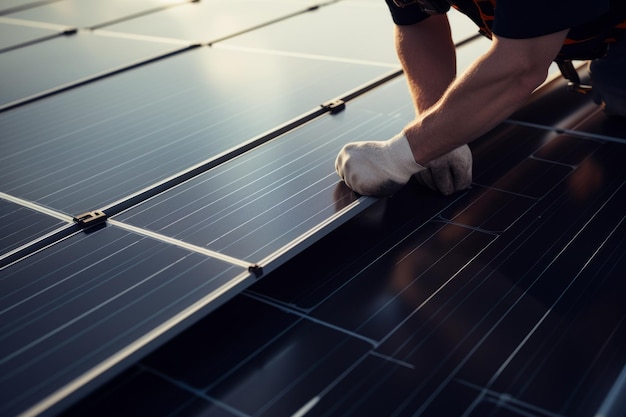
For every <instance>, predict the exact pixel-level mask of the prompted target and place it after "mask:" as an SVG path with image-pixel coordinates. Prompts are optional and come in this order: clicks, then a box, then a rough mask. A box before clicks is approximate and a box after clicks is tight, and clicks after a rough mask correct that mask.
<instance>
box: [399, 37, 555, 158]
mask: <svg viewBox="0 0 626 417" xmlns="http://www.w3.org/2000/svg"><path fill="white" fill-rule="evenodd" d="M549 53H550V52H548V56H550V55H549ZM555 53H556V52H555ZM509 54H511V53H510V52H509V51H508V50H507V49H506V48H502V47H499V45H495V46H494V47H492V48H491V49H490V51H489V52H488V53H486V54H485V55H484V56H482V57H481V58H480V59H478V60H477V61H476V62H475V63H474V64H473V65H472V66H471V67H470V68H469V69H468V70H467V71H465V72H464V73H463V74H462V75H461V76H460V77H459V78H458V79H456V80H455V81H454V82H453V83H452V85H451V86H450V87H449V88H448V90H447V91H446V93H445V94H444V96H443V97H442V98H441V100H439V101H438V102H437V103H436V104H435V105H434V106H432V107H431V108H429V109H428V110H427V111H426V112H424V113H423V114H420V115H418V117H417V118H416V119H415V120H414V121H413V122H412V123H410V124H409V125H408V126H407V127H406V128H405V130H404V131H405V134H406V136H407V138H408V140H409V144H410V145H411V150H412V151H413V155H414V157H415V160H416V161H417V162H418V163H420V164H423V163H426V162H428V161H430V160H432V159H434V158H437V157H439V156H441V155H443V154H445V153H446V152H449V151H451V150H452V149H455V148H457V147H458V146H461V145H463V144H466V143H469V142H470V141H472V140H474V139H475V138H477V137H479V136H480V135H482V134H483V133H485V132H487V131H488V130H489V129H491V128H493V127H494V126H496V125H497V124H499V123H500V122H502V120H504V119H505V118H506V117H508V116H509V115H510V114H511V113H513V112H514V111H515V110H516V109H517V108H518V107H519V106H521V105H522V104H523V103H525V102H526V100H527V99H528V97H530V95H531V94H532V92H533V91H534V89H535V88H536V87H537V86H538V85H539V84H540V83H541V82H542V81H543V80H544V79H545V76H546V70H547V67H548V66H549V62H550V59H548V60H547V63H546V62H544V61H546V60H545V59H544V60H542V63H541V64H540V65H535V64H533V63H531V64H528V65H527V64H526V61H525V60H524V59H518V58H519V57H515V56H507V55H509Z"/></svg>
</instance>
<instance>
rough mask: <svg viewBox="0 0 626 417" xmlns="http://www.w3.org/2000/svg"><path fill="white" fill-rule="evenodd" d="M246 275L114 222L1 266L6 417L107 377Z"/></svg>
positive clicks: (1, 380) (0, 380) (0, 352)
mask: <svg viewBox="0 0 626 417" xmlns="http://www.w3.org/2000/svg"><path fill="white" fill-rule="evenodd" d="M249 278H250V274H249V273H248V271H246V269H245V268H242V267H241V266H233V265H231V264H228V263H225V262H222V261H218V260H214V259H211V258H210V257H207V256H204V255H200V254H195V253H192V252H189V251H187V250H184V249H181V248H177V247H173V246H172V245H169V244H166V243H163V242H158V241H154V240H152V239H149V238H145V237H142V236H138V235H135V234H133V233H130V232H127V231H124V230H119V229H117V228H115V227H113V226H107V227H105V228H104V229H101V230H98V231H97V232H93V233H91V234H84V233H82V232H79V233H78V234H75V235H73V236H71V237H69V238H67V239H64V240H63V241H62V242H59V243H57V244H55V245H53V246H52V247H49V248H48V249H46V250H43V251H40V252H38V253H36V254H35V255H32V256H30V257H29V258H28V260H25V261H22V262H17V263H15V264H13V265H11V266H10V267H7V268H4V269H3V270H2V271H0V294H2V296H1V297H0V314H1V315H0V323H1V331H0V335H1V336H0V340H1V343H0V358H1V359H0V375H2V376H1V377H0V390H1V391H2V397H3V401H2V403H1V404H2V405H0V414H2V415H15V414H18V413H19V412H22V411H24V410H27V409H28V408H30V407H32V406H34V405H35V404H34V403H33V399H45V398H49V399H50V405H54V403H55V401H53V398H54V395H61V396H63V394H64V395H67V394H68V393H58V391H59V390H62V389H69V388H68V386H71V385H72V384H78V387H74V389H78V390H80V389H81V388H80V387H81V385H82V384H87V386H88V385H89V384H90V383H92V382H93V381H97V380H98V379H99V378H102V377H103V376H106V373H107V372H111V370H112V369H115V368H116V367H119V366H121V365H123V364H124V363H125V362H128V360H129V358H131V357H132V356H133V355H134V354H135V353H136V352H137V351H138V350H140V349H146V348H147V346H149V345H150V344H151V343H153V342H154V340H155V339H163V338H166V337H171V333H172V332H173V331H174V332H175V331H176V329H177V328H180V327H181V325H182V324H184V323H185V321H188V320H189V319H190V316H192V315H193V314H196V313H197V310H202V309H204V310H210V309H212V308H215V305H216V304H217V303H214V301H215V300H216V299H218V297H219V295H221V293H223V292H224V291H226V290H227V289H230V288H231V287H235V286H236V285H241V284H242V283H243V282H245V281H246V280H247V279H249ZM212 302H213V303H212ZM205 312H206V311H205ZM138 336H139V337H138ZM69 393H70V394H71V393H72V390H71V389H70V390H69ZM57 400H58V399H57ZM38 411H39V412H41V411H42V410H38Z"/></svg>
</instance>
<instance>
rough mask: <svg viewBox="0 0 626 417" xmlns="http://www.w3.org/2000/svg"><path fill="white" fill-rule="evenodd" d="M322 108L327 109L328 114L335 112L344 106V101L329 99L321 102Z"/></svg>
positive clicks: (341, 109)
mask: <svg viewBox="0 0 626 417" xmlns="http://www.w3.org/2000/svg"><path fill="white" fill-rule="evenodd" d="M322 108H323V109H325V110H328V111H329V112H330V114H336V113H339V112H340V111H343V110H344V109H345V108H346V102H345V101H343V100H341V99H337V100H331V101H327V102H326V103H324V104H322Z"/></svg>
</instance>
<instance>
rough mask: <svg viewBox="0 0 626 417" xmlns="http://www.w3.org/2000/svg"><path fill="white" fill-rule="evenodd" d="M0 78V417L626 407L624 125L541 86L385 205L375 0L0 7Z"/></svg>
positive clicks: (398, 113) (390, 62)
mask: <svg viewBox="0 0 626 417" xmlns="http://www.w3.org/2000/svg"><path fill="white" fill-rule="evenodd" d="M451 20H452V25H453V33H454V39H455V42H457V45H458V48H457V51H458V65H459V69H460V70H462V69H463V68H465V67H467V66H468V65H469V63H471V61H472V60H473V59H474V58H475V57H477V56H478V55H479V54H481V53H482V51H484V50H485V48H486V46H488V43H487V41H486V40H484V39H482V38H478V37H476V35H475V32H476V30H475V28H473V27H472V26H471V24H468V23H469V22H468V21H467V19H463V17H462V16H460V15H458V14H454V13H453V14H452V15H451ZM580 72H581V75H582V76H583V77H584V75H585V74H584V72H585V70H584V68H581V70H580ZM0 79H1V80H2V88H1V89H0V132H2V141H0V161H1V163H0V219H2V220H1V222H0V415H1V416H14V415H39V414H41V415H66V416H85V415H90V416H111V415H116V416H121V415H128V416H144V415H145V416H148V415H149V416H225V417H235V416H240V417H241V416H268V417H281V416H296V417H300V416H304V415H306V416H381V417H387V416H425V417H426V416H428V417H430V416H471V417H474V416H500V417H504V416H506V417H522V416H536V417H549V416H550V417H552V416H558V417H579V416H580V417H582V416H603V417H604V416H606V417H610V416H623V415H624V413H625V410H626V404H625V403H626V367H625V365H626V321H625V319H626V303H624V302H623V300H622V298H623V296H624V289H625V288H626V284H624V277H625V276H626V258H625V255H626V221H625V218H626V185H625V184H626V170H624V168H623V167H624V163H623V161H624V159H625V158H626V123H625V122H624V121H623V120H620V119H615V118H609V117H607V116H605V115H604V113H603V112H602V111H601V109H599V108H598V107H597V106H595V105H594V104H593V103H591V101H590V99H589V98H588V97H587V96H583V95H578V94H575V93H571V92H569V91H568V90H567V88H566V83H565V82H564V81H563V80H562V79H561V78H560V77H559V75H558V74H557V73H556V71H555V70H553V71H552V72H551V76H550V78H549V81H548V82H547V83H546V84H545V85H544V86H542V88H541V89H540V90H538V91H537V92H536V94H535V95H534V97H533V98H532V100H531V101H530V102H529V103H528V105H527V106H525V107H524V108H522V109H521V110H519V111H518V112H517V113H515V114H514V115H513V116H511V117H510V118H509V119H507V120H506V121H505V122H503V123H502V124H500V125H499V126H497V127H496V128H495V129H493V130H492V131H491V132H489V133H488V134H486V135H485V136H483V137H481V138H479V139H478V140H476V141H475V142H473V143H472V144H471V148H472V151H473V155H474V181H473V184H472V187H471V189H469V190H467V191H464V192H461V193H457V194H455V195H453V196H449V197H444V196H440V195H438V194H435V193H433V192H431V191H429V190H427V189H424V188H422V187H420V186H418V185H417V184H413V183H410V184H409V185H407V187H405V188H404V189H403V190H402V191H401V192H399V193H397V194H396V195H394V196H392V197H391V198H387V199H374V198H367V197H359V196H357V195H355V194H354V193H352V192H351V191H350V190H349V189H347V188H346V187H345V186H344V185H343V183H341V182H340V181H339V178H338V177H337V176H336V174H335V173H334V166H333V162H334V157H335V155H336V154H337V152H338V151H339V149H341V147H342V146H343V145H344V144H345V143H348V142H351V141H354V140H364V139H386V138H388V137H391V136H393V135H394V134H395V133H397V132H398V131H399V130H400V129H402V127H403V126H404V125H405V124H406V123H407V122H408V121H409V120H410V119H411V118H412V117H413V109H412V105H411V99H410V97H409V95H408V91H407V88H406V81H405V79H404V78H403V76H402V73H401V71H400V67H399V64H398V62H397V58H396V56H395V52H394V50H393V40H392V22H391V19H390V18H389V16H388V12H387V10H386V6H385V4H384V2H382V1H378V0H376V1H375V0H341V1H331V2H315V1H293V0H291V1H287V0H228V1H226V0H224V1H222V0H202V1H199V2H188V1H181V2H164V1H161V0H141V1H134V2H126V1H122V0H119V1H107V2H101V3H94V2H93V1H88V0H56V1H54V0H53V1H32V2H29V1H8V0H7V1H4V2H3V3H2V5H0ZM468 117H471V115H468ZM458 123H459V125H461V124H462V123H463V121H462V120H459V121H458ZM85 212H87V213H90V214H89V215H88V216H87V219H91V218H93V219H94V220H93V221H92V222H88V221H78V218H79V217H80V216H81V214H82V213H85Z"/></svg>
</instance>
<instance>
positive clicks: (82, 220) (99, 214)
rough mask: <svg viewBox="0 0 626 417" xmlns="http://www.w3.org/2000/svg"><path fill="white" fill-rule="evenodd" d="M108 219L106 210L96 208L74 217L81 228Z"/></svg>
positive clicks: (98, 223) (95, 224)
mask: <svg viewBox="0 0 626 417" xmlns="http://www.w3.org/2000/svg"><path fill="white" fill-rule="evenodd" d="M106 219H107V215H106V213H105V212H104V211H101V210H94V211H88V212H86V213H83V214H79V215H78V216H76V217H74V219H73V220H74V222H75V223H77V224H78V225H79V226H80V228H81V229H87V228H89V227H92V226H97V225H100V224H102V223H104V222H105V221H106Z"/></svg>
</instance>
